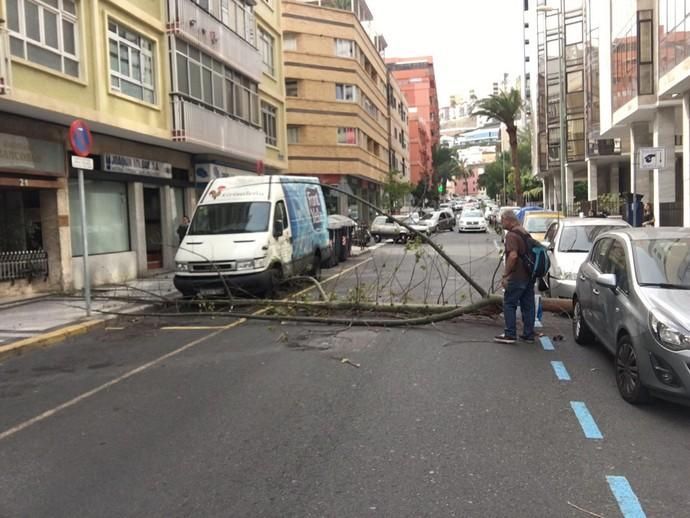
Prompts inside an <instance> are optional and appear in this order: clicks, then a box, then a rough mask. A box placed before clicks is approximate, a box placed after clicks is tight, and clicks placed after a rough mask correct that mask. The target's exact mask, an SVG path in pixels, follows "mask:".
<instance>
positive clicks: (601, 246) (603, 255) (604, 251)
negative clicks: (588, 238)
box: [591, 239, 613, 273]
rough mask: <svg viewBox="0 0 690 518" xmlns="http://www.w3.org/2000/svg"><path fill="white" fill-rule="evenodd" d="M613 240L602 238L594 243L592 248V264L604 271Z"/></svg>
mask: <svg viewBox="0 0 690 518" xmlns="http://www.w3.org/2000/svg"><path fill="white" fill-rule="evenodd" d="M612 241H613V240H612V239H602V240H600V241H598V242H597V243H596V245H594V249H593V250H592V259H591V261H592V264H594V266H596V268H597V269H598V270H599V271H600V272H602V273H603V272H604V270H605V269H606V267H607V264H608V253H609V248H610V247H611V242H612Z"/></svg>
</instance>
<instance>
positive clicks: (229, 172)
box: [194, 164, 253, 183]
mask: <svg viewBox="0 0 690 518" xmlns="http://www.w3.org/2000/svg"><path fill="white" fill-rule="evenodd" d="M250 174H253V173H251V172H249V171H243V170H242V169H235V168H233V167H228V166H224V165H218V164H197V165H195V166H194V176H195V178H196V183H209V182H211V181H213V180H217V179H218V178H228V177H230V176H245V175H250Z"/></svg>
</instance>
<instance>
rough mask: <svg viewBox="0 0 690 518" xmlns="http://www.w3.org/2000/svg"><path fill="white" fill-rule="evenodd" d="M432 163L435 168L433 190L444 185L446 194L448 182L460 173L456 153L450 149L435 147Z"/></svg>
mask: <svg viewBox="0 0 690 518" xmlns="http://www.w3.org/2000/svg"><path fill="white" fill-rule="evenodd" d="M432 161H433V167H434V175H433V181H432V188H435V187H437V186H438V185H443V189H444V192H445V188H446V185H447V183H448V181H449V180H452V179H453V178H455V177H456V176H457V175H458V172H459V169H458V159H457V158H456V151H455V149H452V148H449V147H444V146H435V147H434V149H433V154H432Z"/></svg>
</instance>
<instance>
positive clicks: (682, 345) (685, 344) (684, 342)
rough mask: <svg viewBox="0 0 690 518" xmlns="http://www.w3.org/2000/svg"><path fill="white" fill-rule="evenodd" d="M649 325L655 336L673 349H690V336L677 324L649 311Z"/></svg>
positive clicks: (668, 347)
mask: <svg viewBox="0 0 690 518" xmlns="http://www.w3.org/2000/svg"><path fill="white" fill-rule="evenodd" d="M649 327H650V328H651V330H652V334H653V335H654V337H655V338H656V339H657V340H658V341H659V342H660V343H661V344H662V345H663V346H664V347H666V348H667V349H670V350H671V351H685V350H688V349H690V337H688V336H687V335H686V334H685V333H683V332H682V331H679V330H678V329H677V328H676V326H674V325H672V324H669V323H666V322H664V321H662V320H660V319H659V318H658V317H657V316H656V315H655V314H654V313H653V312H651V311H650V312H649Z"/></svg>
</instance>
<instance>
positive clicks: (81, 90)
mask: <svg viewBox="0 0 690 518" xmlns="http://www.w3.org/2000/svg"><path fill="white" fill-rule="evenodd" d="M253 3H254V2H253V1H251V0H247V2H246V3H244V2H240V1H239V0H227V1H226V0H206V1H204V0H196V1H192V0H149V1H146V2H138V1H133V0H131V1H130V0H118V1H112V0H90V1H86V0H0V20H2V21H1V22H0V295H2V296H5V295H8V294H10V295H11V294H22V293H27V292H35V291H53V290H62V291H69V290H72V289H80V288H81V287H82V285H83V282H84V281H83V278H82V273H81V272H82V261H83V250H82V249H81V247H82V245H81V243H82V239H81V235H82V226H81V219H80V217H79V214H80V211H79V192H78V188H77V182H76V176H75V175H76V171H75V170H73V169H72V168H71V167H70V154H71V150H70V149H69V146H68V145H67V142H68V137H67V132H68V126H69V124H70V122H71V121H73V120H74V119H76V118H80V119H84V120H86V121H87V122H88V123H89V125H90V127H91V129H92V133H93V148H92V154H91V158H93V160H94V164H95V167H94V170H93V171H87V172H86V175H85V193H86V202H87V214H86V216H87V217H86V219H87V232H88V238H89V263H90V269H91V274H92V278H91V282H92V284H94V285H98V284H104V283H114V282H121V281H124V280H127V279H131V278H136V277H137V276H142V275H147V274H149V273H150V272H153V271H158V270H159V269H160V268H168V269H170V268H173V267H174V253H175V248H176V245H177V243H178V238H177V235H176V233H175V229H176V227H177V224H178V222H179V220H180V218H181V216H182V215H184V214H190V213H191V211H192V210H193V207H194V205H195V202H196V197H197V195H198V192H199V190H200V189H202V188H203V186H204V185H205V183H206V182H208V181H209V179H210V178H212V177H214V176H222V175H227V174H236V173H238V172H250V171H251V172H253V171H256V170H257V164H260V163H261V162H263V161H264V160H265V158H266V144H265V140H266V137H265V135H264V132H263V131H262V129H261V109H260V104H259V91H258V90H259V86H258V85H259V82H260V81H261V80H262V74H263V65H262V57H261V54H260V52H259V50H258V46H257V40H256V38H257V34H256V33H257V29H256V22H255V16H254V12H253V7H252V5H250V4H253Z"/></svg>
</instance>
